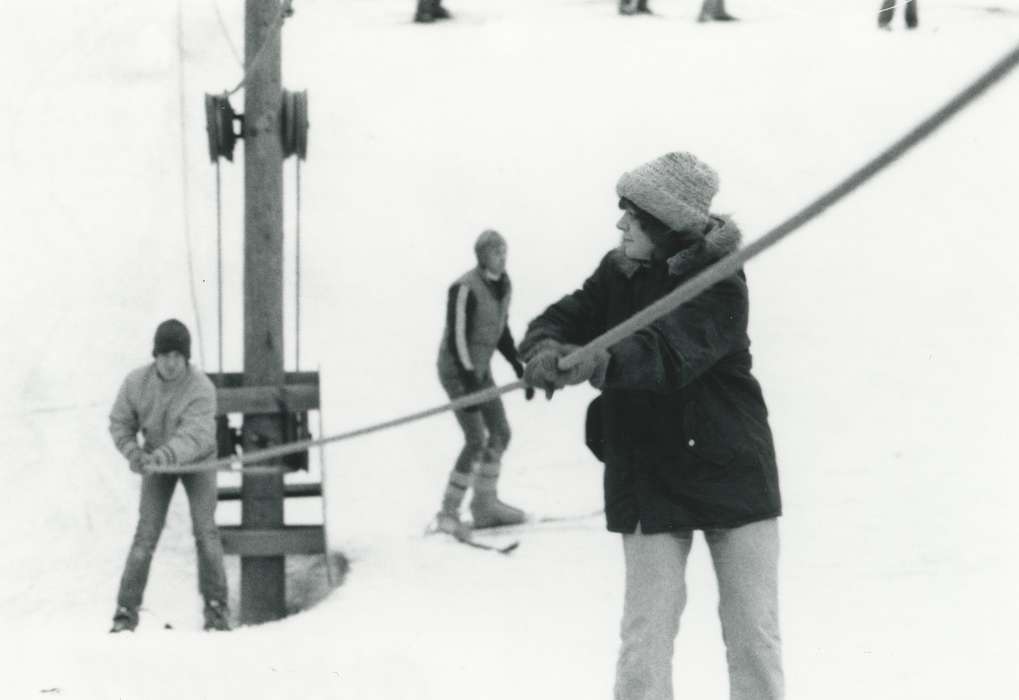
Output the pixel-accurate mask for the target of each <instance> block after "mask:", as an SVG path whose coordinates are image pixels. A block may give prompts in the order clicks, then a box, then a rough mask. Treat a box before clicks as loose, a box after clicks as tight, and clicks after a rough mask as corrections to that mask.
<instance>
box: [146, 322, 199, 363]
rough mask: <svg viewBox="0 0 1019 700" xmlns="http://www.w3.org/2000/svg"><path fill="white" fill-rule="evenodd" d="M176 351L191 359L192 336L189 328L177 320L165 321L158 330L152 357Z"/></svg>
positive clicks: (153, 343)
mask: <svg viewBox="0 0 1019 700" xmlns="http://www.w3.org/2000/svg"><path fill="white" fill-rule="evenodd" d="M174 350H176V351H177V352H179V353H180V354H181V355H183V356H184V359H185V360H190V359H191V334H190V333H189V332H188V327H187V326H185V325H184V324H183V323H181V322H180V321H178V320H177V319H175V318H171V319H169V320H168V321H163V322H162V323H160V324H159V327H157V328H156V337H155V339H154V340H153V342H152V356H153V357H155V356H156V355H164V354H166V353H168V352H172V351H174Z"/></svg>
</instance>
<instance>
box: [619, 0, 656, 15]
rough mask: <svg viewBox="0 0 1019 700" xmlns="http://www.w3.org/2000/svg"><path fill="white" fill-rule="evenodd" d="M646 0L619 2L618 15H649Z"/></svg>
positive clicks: (649, 11)
mask: <svg viewBox="0 0 1019 700" xmlns="http://www.w3.org/2000/svg"><path fill="white" fill-rule="evenodd" d="M647 3H648V0H619V14H621V15H650V14H653V13H652V12H651V8H649V7H648V4H647Z"/></svg>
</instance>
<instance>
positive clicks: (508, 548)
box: [453, 535, 520, 554]
mask: <svg viewBox="0 0 1019 700" xmlns="http://www.w3.org/2000/svg"><path fill="white" fill-rule="evenodd" d="M453 541H454V542H459V543H460V544H465V545H467V546H468V547H474V548H475V549H481V550H484V551H486V552H496V553H497V554H512V553H513V551H514V550H515V549H516V548H517V547H519V546H520V540H513V541H512V542H509V543H507V544H503V545H496V544H486V543H485V542H476V541H475V540H472V539H470V538H469V537H457V536H456V535H454V536H453Z"/></svg>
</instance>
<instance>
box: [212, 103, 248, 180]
mask: <svg viewBox="0 0 1019 700" xmlns="http://www.w3.org/2000/svg"><path fill="white" fill-rule="evenodd" d="M234 122H238V123H239V124H240V130H239V131H237V132H235V131H234ZM205 130H206V132H208V134H209V160H211V161H212V162H213V163H215V162H216V161H217V160H218V159H219V157H220V156H223V157H224V158H226V159H227V160H229V161H233V159H234V146H235V145H236V144H237V139H239V138H243V137H244V115H243V114H237V113H236V112H234V109H233V107H232V106H231V105H230V99H229V98H228V97H227V95H226V93H223V94H222V95H210V94H208V93H206V94H205Z"/></svg>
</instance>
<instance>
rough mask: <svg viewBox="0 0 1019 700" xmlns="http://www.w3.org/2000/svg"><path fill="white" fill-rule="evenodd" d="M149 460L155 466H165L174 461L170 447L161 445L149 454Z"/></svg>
mask: <svg viewBox="0 0 1019 700" xmlns="http://www.w3.org/2000/svg"><path fill="white" fill-rule="evenodd" d="M149 462H150V463H151V464H152V465H153V466H155V467H165V466H167V465H169V464H172V463H173V457H172V454H171V453H170V450H169V449H168V448H166V447H160V448H158V449H157V450H155V451H154V452H153V453H152V454H151V455H149Z"/></svg>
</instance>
